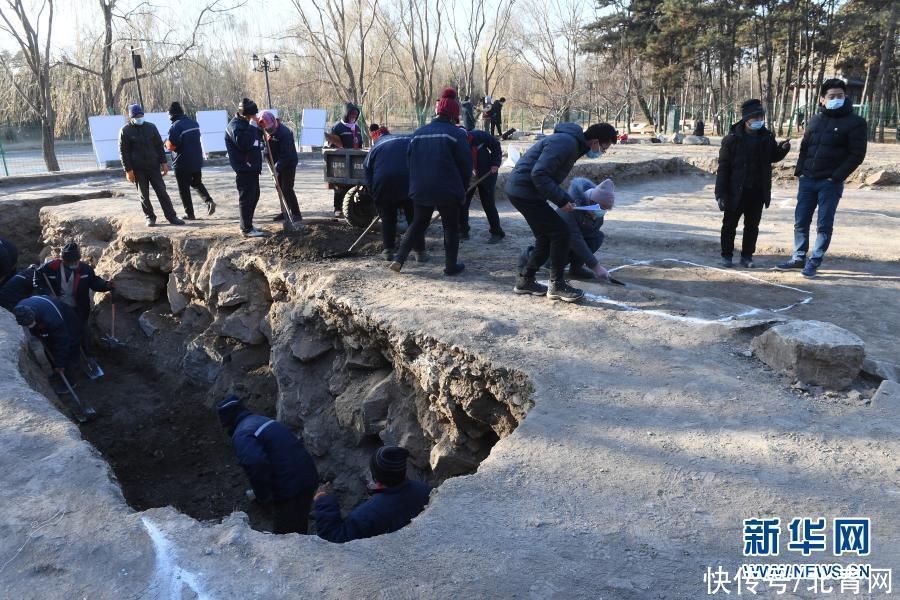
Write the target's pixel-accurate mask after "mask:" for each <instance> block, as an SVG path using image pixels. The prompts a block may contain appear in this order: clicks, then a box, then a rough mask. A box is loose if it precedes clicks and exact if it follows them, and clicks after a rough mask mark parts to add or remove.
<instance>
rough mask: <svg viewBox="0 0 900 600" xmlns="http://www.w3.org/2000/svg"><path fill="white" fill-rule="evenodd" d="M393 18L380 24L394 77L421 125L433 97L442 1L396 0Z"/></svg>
mask: <svg viewBox="0 0 900 600" xmlns="http://www.w3.org/2000/svg"><path fill="white" fill-rule="evenodd" d="M395 17H396V18H393V19H389V18H387V17H385V18H383V19H382V24H383V26H384V29H385V31H386V33H387V36H388V48H389V49H390V51H391V55H392V56H393V57H394V60H395V67H396V69H397V71H398V72H397V73H395V75H396V76H397V77H398V78H399V79H400V81H401V82H402V83H403V84H404V85H405V86H406V89H407V92H408V93H409V98H410V100H412V102H413V105H414V106H415V107H416V115H417V119H418V122H419V124H420V125H421V124H424V122H425V116H426V112H427V107H428V106H429V105H430V104H431V101H432V100H433V98H434V75H435V63H436V61H437V55H438V49H439V48H440V44H441V33H442V31H443V26H444V4H443V0H398V2H397V14H396V15H395ZM395 22H396V24H395Z"/></svg>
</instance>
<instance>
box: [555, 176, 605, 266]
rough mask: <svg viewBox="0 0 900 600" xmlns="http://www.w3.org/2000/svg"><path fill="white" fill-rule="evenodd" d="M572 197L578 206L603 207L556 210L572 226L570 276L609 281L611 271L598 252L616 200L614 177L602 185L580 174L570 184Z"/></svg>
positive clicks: (570, 234)
mask: <svg viewBox="0 0 900 600" xmlns="http://www.w3.org/2000/svg"><path fill="white" fill-rule="evenodd" d="M569 196H571V198H572V200H574V201H575V206H576V207H579V206H581V207H585V206H600V210H573V211H568V212H567V211H564V210H563V209H561V208H557V209H556V214H558V215H559V216H560V217H561V218H562V220H563V221H565V222H566V225H568V227H569V277H571V278H572V279H601V280H603V281H608V280H609V271H607V270H606V268H604V267H603V265H601V264H600V261H599V260H598V259H597V257H596V256H594V253H595V252H597V250H599V249H600V246H602V245H603V239H604V237H605V236H604V235H603V232H602V231H600V228H601V227H603V216H604V215H605V214H606V211H608V210H611V209H612V207H613V206H614V205H615V202H616V195H615V186H614V185H613V182H612V180H611V179H605V180H603V181H602V182H601V183H600V185H596V186H595V185H594V182H593V181H591V180H590V179H586V178H584V177H576V178H575V179H573V180H572V183H570V184H569Z"/></svg>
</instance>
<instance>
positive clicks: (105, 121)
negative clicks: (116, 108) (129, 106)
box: [88, 115, 126, 167]
mask: <svg viewBox="0 0 900 600" xmlns="http://www.w3.org/2000/svg"><path fill="white" fill-rule="evenodd" d="M125 123H126V120H125V116H124V115H99V116H96V117H88V126H89V127H90V129H91V144H92V145H93V146H94V156H96V157H97V164H98V165H99V166H101V167H102V166H104V165H105V164H106V163H107V162H109V161H114V160H119V131H120V130H121V129H122V127H123V126H124V125H125Z"/></svg>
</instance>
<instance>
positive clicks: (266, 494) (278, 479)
mask: <svg viewBox="0 0 900 600" xmlns="http://www.w3.org/2000/svg"><path fill="white" fill-rule="evenodd" d="M232 427H233V428H234V433H232V435H231V443H232V446H233V447H234V453H235V455H236V456H237V459H238V463H239V464H240V465H241V467H242V468H243V469H244V472H245V473H246V474H247V477H248V478H249V479H250V485H251V486H253V493H255V494H256V498H257V499H258V500H260V501H262V502H265V501H267V500H269V499H272V500H275V501H279V500H287V499H289V498H294V497H296V496H299V495H300V494H303V493H309V492H310V491H314V490H315V488H316V486H318V484H319V474H318V472H317V471H316V465H315V463H314V462H313V459H312V457H311V456H310V455H309V452H307V451H306V448H305V447H304V446H303V442H302V441H300V439H299V438H298V437H297V436H296V435H294V434H293V432H292V431H291V430H290V429H288V428H287V427H285V426H284V425H282V424H281V423H279V422H278V421H274V420H272V419H270V418H268V417H263V416H261V415H255V414H253V413H252V412H250V411H249V410H246V409H244V410H242V411H241V412H239V413H238V414H237V416H236V417H235V419H234V422H233V423H230V424H228V428H229V429H231V428H232Z"/></svg>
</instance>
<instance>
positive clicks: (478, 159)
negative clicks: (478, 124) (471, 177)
mask: <svg viewBox="0 0 900 600" xmlns="http://www.w3.org/2000/svg"><path fill="white" fill-rule="evenodd" d="M469 137H470V138H471V143H472V150H473V154H474V155H475V157H474V160H475V174H476V175H477V176H478V177H481V176H482V175H484V174H485V173H487V172H488V171H490V170H491V167H499V166H500V165H501V164H502V163H503V148H502V147H501V146H500V140H498V139H497V138H495V137H494V136H492V135H491V134H489V133H488V132H487V131H482V130H481V129H473V130H472V131H470V132H469Z"/></svg>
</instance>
